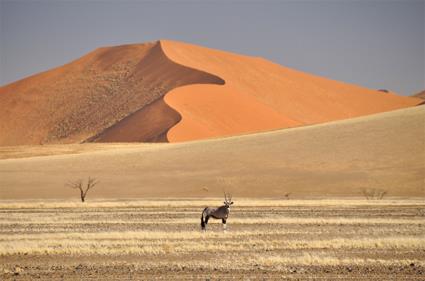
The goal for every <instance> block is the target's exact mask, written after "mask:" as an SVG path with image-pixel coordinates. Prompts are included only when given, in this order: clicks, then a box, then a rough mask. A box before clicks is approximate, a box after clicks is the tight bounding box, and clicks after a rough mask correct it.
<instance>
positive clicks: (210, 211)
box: [201, 192, 233, 230]
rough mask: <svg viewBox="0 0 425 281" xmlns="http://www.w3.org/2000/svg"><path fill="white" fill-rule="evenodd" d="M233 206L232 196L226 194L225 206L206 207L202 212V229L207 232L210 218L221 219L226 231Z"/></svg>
mask: <svg viewBox="0 0 425 281" xmlns="http://www.w3.org/2000/svg"><path fill="white" fill-rule="evenodd" d="M232 204H233V201H232V196H231V195H228V194H226V192H225V193H224V205H223V206H221V207H218V208H211V207H206V208H205V209H204V210H203V211H202V216H201V227H202V230H206V229H205V228H206V226H207V224H208V220H209V218H214V219H221V221H222V222H223V229H224V230H226V221H227V218H228V217H229V212H230V205H232Z"/></svg>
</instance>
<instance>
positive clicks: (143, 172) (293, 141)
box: [0, 106, 425, 200]
mask: <svg viewBox="0 0 425 281" xmlns="http://www.w3.org/2000/svg"><path fill="white" fill-rule="evenodd" d="M62 146H63V147H66V148H68V147H69V148H70V149H72V148H73V147H74V148H75V145H62ZM85 146H88V147H89V148H88V149H83V150H82V148H81V147H85ZM49 147H51V148H49ZM60 147H61V146H59V145H53V146H43V149H44V150H45V151H44V152H43V153H42V154H49V153H50V154H53V155H51V156H44V157H34V156H36V155H40V152H37V150H39V146H36V147H35V151H33V149H34V147H14V149H15V150H16V151H17V152H18V153H20V154H21V155H22V154H23V155H25V156H27V158H21V159H3V160H0V186H5V187H7V188H3V189H1V188H0V197H1V198H4V199H15V198H66V197H69V198H74V199H75V200H78V198H77V194H76V193H75V190H72V189H70V188H64V187H63V184H64V183H66V182H67V181H69V180H72V179H76V178H80V177H81V178H83V177H88V176H92V177H96V178H98V179H99V180H100V182H101V183H100V184H99V186H97V187H96V188H95V189H93V191H90V195H89V197H90V198H94V197H100V198H102V197H110V198H135V197H170V196H171V197H174V196H176V197H212V196H221V195H222V191H223V189H226V190H228V191H229V192H232V193H233V195H234V198H236V199H237V198H241V197H273V198H279V197H284V194H286V193H289V192H290V193H291V198H293V197H294V198H297V197H298V198H300V197H304V196H306V197H312V196H313V197H316V196H319V197H326V198H328V197H331V196H361V197H362V190H363V189H366V188H377V189H382V190H386V191H388V196H416V197H419V196H422V198H423V196H424V195H425V194H424V192H425V189H424V174H425V162H424V159H425V107H423V106H417V107H411V108H406V109H400V110H395V111H391V112H385V113H379V114H374V115H370V116H364V117H359V118H353V119H350V120H342V121H335V122H330V123H325V124H319V125H313V126H305V127H299V128H291V129H284V130H276V131H272V132H265V133H258V134H249V135H244V136H238V137H229V138H220V139H212V140H203V141H194V142H185V143H174V144H120V145H119V149H117V144H94V143H91V144H82V145H79V146H78V148H77V149H80V151H79V152H78V151H76V152H74V153H76V154H73V155H69V154H68V155H65V154H64V153H72V151H71V152H64V151H63V149H62V152H61V149H60ZM108 147H109V148H108ZM97 148H98V149H97ZM58 149H59V150H58ZM49 150H51V151H50V152H49ZM8 151H9V152H3V153H2V152H1V149H0V156H1V155H5V156H4V158H7V155H11V157H12V158H13V157H14V153H13V148H9V149H8ZM55 154H56V155H55ZM0 158H1V157H0ZM87 163H90V165H87ZM61 186H62V187H63V188H61ZM121 186H125V188H120V187H121Z"/></svg>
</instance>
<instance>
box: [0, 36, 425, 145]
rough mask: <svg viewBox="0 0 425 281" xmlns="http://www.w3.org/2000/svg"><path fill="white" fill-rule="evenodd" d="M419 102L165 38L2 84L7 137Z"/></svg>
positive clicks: (90, 137)
mask: <svg viewBox="0 0 425 281" xmlns="http://www.w3.org/2000/svg"><path fill="white" fill-rule="evenodd" d="M182 86H183V87H182ZM167 93H168V94H167ZM165 95H166V96H165ZM164 96H165V102H164ZM421 102H422V100H419V99H417V98H411V97H400V96H397V95H394V94H391V93H382V92H379V91H372V90H368V89H365V88H361V87H357V86H354V85H349V84H345V83H341V82H337V81H332V80H328V79H324V78H320V77H317V76H313V75H309V74H305V73H302V72H299V71H295V70H291V69H288V68H285V67H283V66H280V65H277V64H274V63H272V62H269V61H267V60H264V59H261V58H256V57H248V56H240V55H237V54H233V53H228V52H224V51H218V50H212V49H208V48H203V47H198V46H194V45H190V44H185V43H180V42H174V41H168V40H161V41H158V42H155V43H146V44H136V45H124V46H117V47H107V48H99V49H96V50H95V51H93V52H91V53H89V54H87V55H85V56H83V57H82V58H80V59H78V60H76V61H73V62H71V63H69V64H66V65H64V66H61V67H58V68H55V69H53V70H49V71H46V72H43V73H40V74H37V75H34V76H31V77H28V78H26V79H23V80H20V81H17V82H15V83H12V84H9V85H6V86H3V87H0V106H1V109H2V110H1V111H0V145H19V144H40V143H75V142H84V141H95V142H134V141H141V142H158V141H171V142H175V141H185V140H194V139H200V138H207V137H219V136H225V135H234V134H240V133H247V132H255V131H262V130H270V129H276V128H287V127H293V126H300V125H307V124H314V123H321V122H326V121H332V120H337V119H344V118H351V117H354V116H360V115H366V114H372V113H377V112H382V111H389V110H393V109H397V108H403V107H409V106H414V105H417V104H419V103H421ZM167 104H168V105H169V106H168V105H167ZM170 106H171V107H170ZM179 121H180V122H179ZM176 124H177V125H176Z"/></svg>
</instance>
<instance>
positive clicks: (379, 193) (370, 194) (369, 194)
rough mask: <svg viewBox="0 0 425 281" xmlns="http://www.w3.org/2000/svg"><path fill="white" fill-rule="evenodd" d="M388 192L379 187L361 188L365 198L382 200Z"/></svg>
mask: <svg viewBox="0 0 425 281" xmlns="http://www.w3.org/2000/svg"><path fill="white" fill-rule="evenodd" d="M387 193H388V192H387V191H386V190H383V189H379V188H365V189H363V190H362V194H363V196H364V197H365V198H366V200H382V199H383V198H384V196H385V195H386V194H387Z"/></svg>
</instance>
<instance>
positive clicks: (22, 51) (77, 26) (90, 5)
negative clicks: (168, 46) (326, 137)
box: [0, 0, 425, 95]
mask: <svg viewBox="0 0 425 281" xmlns="http://www.w3.org/2000/svg"><path fill="white" fill-rule="evenodd" d="M157 39H173V40H179V41H185V42H188V43H194V44H199V45H203V46H207V47H211V48H217V49H222V50H226V51H232V52H236V53H242V54H247V55H253V56H261V57H264V58H267V59H269V60H272V61H274V62H277V63H279V64H282V65H285V66H288V67H292V68H296V69H299V70H302V71H306V72H310V73H314V74H317V75H321V76H325V77H329V78H332V79H335V80H341V81H345V82H350V83H354V84H358V85H363V86H366V87H369V88H375V89H379V88H385V89H391V90H393V91H396V92H399V93H400V94H403V95H410V94H412V93H415V92H419V91H421V90H423V89H425V0H418V1H414V0H399V1H390V0H356V1H354V0H352V1H349V0H340V1H336V0H335V1H320V0H310V1H271V0H268V1H267V0H263V1H260V0H258V1H202V2H201V1H171V0H170V1H112V0H110V1H100V0H98V1H63V0H62V1H61V0H57V1H36V0H27V1H19V0H15V1H8V0H0V85H4V84H7V83H9V82H12V81H15V80H18V79H21V78H24V77H26V76H28V75H31V74H34V73H37V72H40V71H44V70H47V69H49V68H52V67H55V66H59V65H62V64H64V63H67V62H69V61H71V60H73V59H76V58H78V57H80V56H82V55H84V54H85V53H87V52H89V51H91V50H93V49H95V48H97V47H101V46H110V45H120V44H127V43H140V42H146V41H154V40H157Z"/></svg>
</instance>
